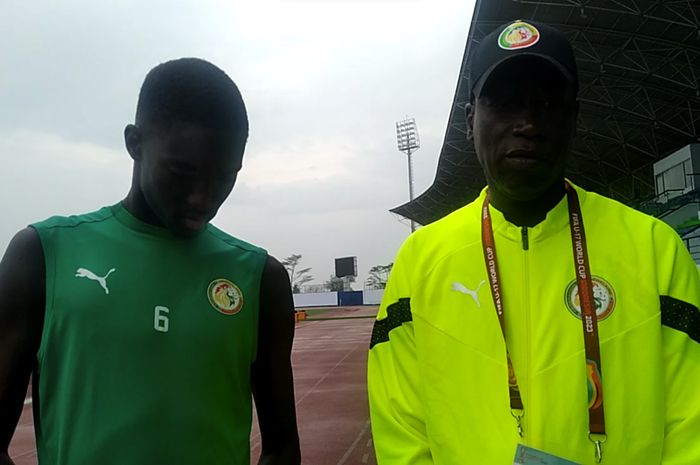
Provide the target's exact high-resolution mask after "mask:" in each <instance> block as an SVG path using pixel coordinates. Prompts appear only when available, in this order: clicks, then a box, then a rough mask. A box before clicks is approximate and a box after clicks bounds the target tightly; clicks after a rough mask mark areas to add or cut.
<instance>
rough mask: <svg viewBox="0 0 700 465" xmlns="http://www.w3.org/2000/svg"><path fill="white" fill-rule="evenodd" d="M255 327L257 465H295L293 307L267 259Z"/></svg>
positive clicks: (281, 273)
mask: <svg viewBox="0 0 700 465" xmlns="http://www.w3.org/2000/svg"><path fill="white" fill-rule="evenodd" d="M259 321H260V323H259V328H258V356H257V359H256V361H255V363H254V364H253V368H252V379H253V395H254V396H255V405H256V407H257V412H258V422H259V424H260V436H261V439H262V454H261V455H260V461H259V462H258V464H259V465H299V464H300V463H301V452H300V449H299V434H298V432H297V421H296V411H295V404H294V384H293V376H292V364H291V351H292V341H293V339H294V302H293V300H292V291H291V287H290V285H289V276H288V275H287V270H285V269H284V267H283V266H282V265H281V264H280V263H279V262H278V261H277V260H275V259H274V258H272V257H268V259H267V263H266V265H265V269H264V271H263V276H262V284H261V286H260V317H259Z"/></svg>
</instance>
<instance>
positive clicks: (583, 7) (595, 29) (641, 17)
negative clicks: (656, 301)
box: [391, 0, 700, 263]
mask: <svg viewBox="0 0 700 465" xmlns="http://www.w3.org/2000/svg"><path fill="white" fill-rule="evenodd" d="M518 18H521V19H532V20H537V21H541V22H544V23H548V24H550V25H552V26H554V27H556V28H557V29H559V30H561V31H562V32H563V33H564V34H566V36H567V37H569V39H570V40H571V42H572V44H573V46H574V50H575V53H576V60H577V64H578V68H579V78H580V90H579V100H580V105H581V110H580V115H579V120H578V134H577V137H576V139H575V141H574V144H573V147H572V154H571V159H570V163H569V172H568V173H567V176H568V177H569V178H570V179H571V180H572V181H573V182H575V183H577V184H578V185H580V186H582V187H584V188H586V189H588V190H591V191H594V192H598V193H600V194H603V195H606V196H608V197H612V198H614V199H617V200H620V201H622V202H624V203H626V204H628V205H631V206H633V207H635V208H638V209H640V210H642V211H644V212H646V213H649V214H653V215H655V216H657V217H659V218H662V219H664V220H665V221H667V222H668V223H669V224H671V226H673V227H674V228H676V230H677V231H678V232H679V234H680V235H681V237H682V238H683V239H684V241H685V243H686V246H687V247H688V248H689V249H690V251H691V253H692V254H693V257H694V258H695V260H696V262H698V263H700V217H699V214H698V212H699V210H700V208H699V205H700V3H698V2H697V1H696V0H675V1H674V0H620V1H616V0H546V1H530V0H512V1H511V0H498V1H494V0H477V2H476V6H475V11H474V15H473V17H472V21H471V27H470V30H469V35H468V38H467V45H466V49H465V52H464V57H463V60H462V66H461V68H460V75H459V79H458V82H457V90H456V92H455V96H454V100H453V103H452V108H451V111H450V116H449V120H448V124H447V131H446V134H445V138H444V142H443V145H442V150H441V153H440V159H439V162H438V167H437V173H436V176H435V180H434V181H433V184H432V186H430V187H429V188H428V189H427V190H426V191H425V192H424V193H423V194H421V195H420V196H418V197H417V198H416V199H415V200H413V201H412V202H409V203H406V204H404V205H401V206H398V207H396V208H393V209H392V210H391V212H393V213H396V214H398V215H400V216H403V217H405V218H408V219H411V220H414V221H416V222H417V223H419V224H422V225H425V224H428V223H431V222H433V221H435V220H437V219H439V218H441V217H443V216H445V215H447V214H448V213H450V212H452V211H454V210H456V209H457V208H460V207H461V206H463V205H465V204H467V203H469V202H470V201H472V200H473V199H475V198H476V197H477V196H478V194H479V191H480V190H481V188H482V187H483V186H484V185H485V184H486V181H485V179H484V176H483V173H482V171H481V167H480V166H479V163H478V161H477V158H476V154H475V152H474V147H473V145H472V144H471V143H469V142H468V141H467V139H466V132H465V127H466V116H465V107H466V105H467V104H468V103H469V89H470V82H469V77H468V76H469V66H470V57H471V53H472V50H473V49H474V48H475V45H476V44H478V43H479V42H480V40H481V39H482V38H483V37H484V36H485V35H486V34H487V33H489V32H490V31H491V30H493V29H494V28H495V27H497V26H498V25H500V24H503V23H505V22H507V21H510V20H513V19H518Z"/></svg>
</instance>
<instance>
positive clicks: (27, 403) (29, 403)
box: [24, 397, 32, 405]
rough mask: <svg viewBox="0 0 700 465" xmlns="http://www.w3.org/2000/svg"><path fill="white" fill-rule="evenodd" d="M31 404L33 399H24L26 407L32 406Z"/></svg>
mask: <svg viewBox="0 0 700 465" xmlns="http://www.w3.org/2000/svg"><path fill="white" fill-rule="evenodd" d="M31 403H32V398H31V397H30V398H29V399H24V405H31Z"/></svg>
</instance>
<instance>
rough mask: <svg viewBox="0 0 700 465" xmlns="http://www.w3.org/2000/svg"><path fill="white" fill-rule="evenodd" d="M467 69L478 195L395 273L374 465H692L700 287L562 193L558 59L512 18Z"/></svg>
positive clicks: (547, 43)
mask: <svg viewBox="0 0 700 465" xmlns="http://www.w3.org/2000/svg"><path fill="white" fill-rule="evenodd" d="M471 73H472V74H471V79H470V81H471V84H472V99H473V102H472V106H471V107H470V108H469V109H468V114H467V123H468V126H467V127H466V128H465V129H466V130H467V133H468V134H469V137H470V138H471V139H472V140H473V142H474V147H475V150H476V154H477V157H478V159H479V162H480V163H481V166H482V168H483V169H484V173H485V175H486V180H487V183H488V186H487V188H485V189H484V190H483V191H482V192H481V195H480V196H479V198H478V199H477V200H475V201H474V202H472V203H470V204H469V205H466V206H465V207H463V208H461V209H459V210H457V211H455V212H454V213H452V214H450V215H448V216H447V217H445V218H443V219H441V220H439V221H436V222H435V223H432V224H430V225H428V226H426V227H424V228H422V229H420V230H418V231H417V232H416V233H414V234H412V235H411V236H410V237H409V238H408V239H407V240H406V242H405V243H404V244H403V246H402V247H401V250H400V251H399V253H398V256H397V258H396V261H395V262H394V267H393V269H392V272H391V277H390V279H389V282H388V283H387V287H386V290H385V293H384V298H383V302H382V305H381V307H380V309H379V314H378V316H377V322H376V324H375V328H374V332H373V335H372V342H371V349H370V354H369V381H368V382H369V397H370V411H371V418H372V433H373V436H374V442H375V449H376V451H377V459H378V463H379V465H405V464H411V465H465V464H479V465H481V464H483V465H512V464H517V465H526V464H527V465H531V464H540V465H542V464H548V465H554V464H557V465H564V464H586V465H592V464H595V463H604V464H609V465H631V464H635V465H692V464H698V463H700V440H698V437H699V436H698V435H699V434H700V390H699V389H698V385H700V312H699V311H698V307H699V306H700V277H699V276H698V272H697V269H696V266H695V264H694V263H693V260H692V259H691V257H690V254H689V253H688V250H687V249H686V248H685V247H684V245H683V243H682V241H681V240H680V238H679V237H678V235H677V234H676V233H675V232H674V231H673V229H671V227H670V226H668V225H667V224H665V223H663V222H662V221H660V220H657V219H655V218H652V217H649V216H646V215H644V214H642V213H640V212H637V211H635V210H633V209H631V208H628V207H626V206H624V205H622V204H620V203H618V202H615V201H613V200H610V199H607V198H605V197H602V196H600V195H597V194H595V193H593V192H586V191H585V190H583V189H581V188H579V187H577V186H574V185H573V184H572V183H570V182H569V181H568V180H566V179H565V176H564V173H565V167H566V159H567V156H568V152H569V146H570V143H571V140H572V138H573V137H574V135H575V133H576V118H577V114H578V103H577V101H576V92H577V87H578V76H577V70H576V62H575V59H574V53H573V50H572V48H571V45H570V44H569V43H568V41H567V40H566V38H565V37H564V36H563V35H562V34H561V33H560V32H558V31H556V30H554V29H553V28H551V27H548V26H546V25H544V24H540V23H535V22H531V21H514V22H511V23H508V24H504V25H503V26H501V27H499V28H498V29H496V30H495V31H494V32H493V33H491V34H488V35H487V36H486V37H485V38H484V39H483V40H482V41H481V43H480V44H479V46H478V49H477V50H476V52H475V53H474V55H473V59H472V62H471Z"/></svg>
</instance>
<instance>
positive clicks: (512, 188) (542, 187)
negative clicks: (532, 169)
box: [498, 176, 564, 202]
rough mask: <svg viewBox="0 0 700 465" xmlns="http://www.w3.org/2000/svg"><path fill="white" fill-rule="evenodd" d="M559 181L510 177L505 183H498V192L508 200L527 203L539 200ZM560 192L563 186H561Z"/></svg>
mask: <svg viewBox="0 0 700 465" xmlns="http://www.w3.org/2000/svg"><path fill="white" fill-rule="evenodd" d="M558 182H560V180H559V179H554V180H552V179H542V178H536V177H519V176H518V177H511V178H510V179H508V180H507V181H506V182H502V183H499V186H498V187H499V190H500V191H501V192H503V194H505V195H506V196H508V197H509V198H510V199H512V200H515V201H517V202H529V201H533V200H537V199H540V198H541V197H542V196H544V195H546V194H547V193H548V192H551V191H552V190H553V189H552V188H553V186H554V184H555V183H558ZM561 188H562V192H563V189H564V185H563V184H562V186H561Z"/></svg>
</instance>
